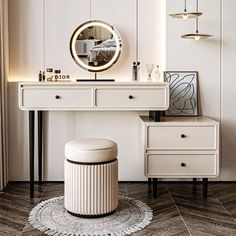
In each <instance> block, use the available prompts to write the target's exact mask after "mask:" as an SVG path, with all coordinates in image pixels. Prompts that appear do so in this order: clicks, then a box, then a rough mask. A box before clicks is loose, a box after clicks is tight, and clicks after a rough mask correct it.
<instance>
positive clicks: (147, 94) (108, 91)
mask: <svg viewBox="0 0 236 236" xmlns="http://www.w3.org/2000/svg"><path fill="white" fill-rule="evenodd" d="M19 107H20V108H21V109H22V110H42V111H43V110H135V111H163V110H167V109H168V107H169V85H168V83H158V82H64V83H63V82H34V83H20V84H19Z"/></svg>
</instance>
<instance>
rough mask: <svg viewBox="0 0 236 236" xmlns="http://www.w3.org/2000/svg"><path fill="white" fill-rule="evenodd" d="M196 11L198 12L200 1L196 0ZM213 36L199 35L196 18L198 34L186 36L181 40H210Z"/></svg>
mask: <svg viewBox="0 0 236 236" xmlns="http://www.w3.org/2000/svg"><path fill="white" fill-rule="evenodd" d="M196 10H197V12H198V0H196ZM212 36H213V35H210V34H199V32H198V18H196V33H192V34H184V35H182V36H181V38H184V39H195V40H201V39H208V38H210V37H212Z"/></svg>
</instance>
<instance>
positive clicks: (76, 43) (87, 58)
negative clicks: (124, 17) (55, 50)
mask: <svg viewBox="0 0 236 236" xmlns="http://www.w3.org/2000/svg"><path fill="white" fill-rule="evenodd" d="M121 49H122V41H121V38H120V35H119V33H118V31H117V30H116V29H115V28H114V27H113V26H112V25H109V24H107V23H105V22H103V21H98V20H92V21H88V22H85V23H83V24H82V25H80V26H79V27H78V28H77V29H76V30H75V31H74V33H73V34H72V36H71V40H70V52H71V55H72V57H73V59H74V61H75V62H76V63H77V64H78V65H79V66H81V67H82V68H83V69H85V70H88V71H91V72H99V71H104V70H107V69H109V68H110V67H112V66H113V65H114V64H115V63H116V62H117V60H118V59H119V57H120V54H121Z"/></svg>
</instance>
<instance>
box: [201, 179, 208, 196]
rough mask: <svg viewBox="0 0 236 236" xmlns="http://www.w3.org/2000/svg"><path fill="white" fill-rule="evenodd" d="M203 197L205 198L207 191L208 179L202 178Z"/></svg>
mask: <svg viewBox="0 0 236 236" xmlns="http://www.w3.org/2000/svg"><path fill="white" fill-rule="evenodd" d="M202 182H203V197H204V198H207V191H208V178H203V179H202Z"/></svg>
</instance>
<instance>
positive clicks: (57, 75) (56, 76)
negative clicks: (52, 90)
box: [54, 70, 61, 81]
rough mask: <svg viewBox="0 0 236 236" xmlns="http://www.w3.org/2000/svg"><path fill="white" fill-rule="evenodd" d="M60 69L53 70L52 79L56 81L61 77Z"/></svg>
mask: <svg viewBox="0 0 236 236" xmlns="http://www.w3.org/2000/svg"><path fill="white" fill-rule="evenodd" d="M60 74H61V70H54V80H55V81H57V80H59V79H61V75H60Z"/></svg>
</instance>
